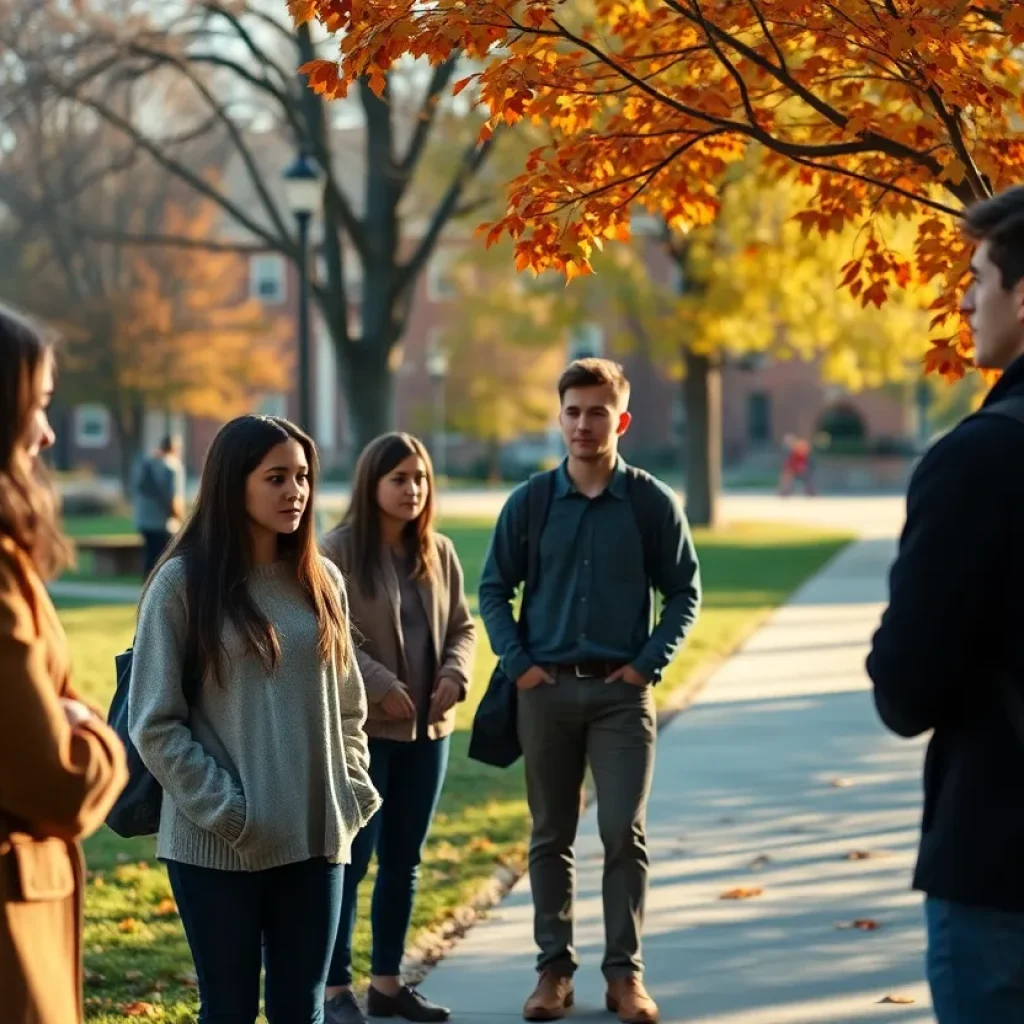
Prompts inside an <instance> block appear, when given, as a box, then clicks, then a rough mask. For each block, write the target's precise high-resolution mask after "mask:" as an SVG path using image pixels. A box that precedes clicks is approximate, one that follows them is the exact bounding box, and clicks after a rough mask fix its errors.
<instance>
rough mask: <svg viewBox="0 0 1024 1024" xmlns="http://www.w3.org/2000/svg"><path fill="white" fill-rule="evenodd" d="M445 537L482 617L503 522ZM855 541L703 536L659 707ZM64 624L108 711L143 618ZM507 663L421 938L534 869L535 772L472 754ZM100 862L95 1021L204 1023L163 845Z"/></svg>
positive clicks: (424, 878) (427, 896)
mask: <svg viewBox="0 0 1024 1024" xmlns="http://www.w3.org/2000/svg"><path fill="white" fill-rule="evenodd" d="M444 529H445V532H446V533H447V534H448V535H449V536H450V537H451V538H452V539H453V540H454V541H455V543H456V545H457V547H458V550H459V554H460V556H461V558H462V561H463V564H464V567H465V572H466V579H467V581H468V586H469V591H470V597H471V603H472V605H473V606H474V609H475V605H476V597H475V589H476V582H477V580H478V578H479V575H480V569H481V566H482V562H483V558H484V553H485V550H486V545H487V540H488V537H489V533H490V529H491V524H490V523H489V522H485V521H472V520H458V521H453V522H450V523H448V524H446V526H445V527H444ZM99 532H102V531H99ZM848 539H849V538H848V537H845V536H843V535H838V534H834V533H825V532H822V531H818V530H811V529H805V528H798V527H787V526H779V525H771V526H759V525H737V526H732V527H729V528H727V529H723V530H720V531H717V532H714V533H703V532H700V531H698V532H697V534H696V542H697V548H698V552H699V554H700V557H701V562H702V571H703V578H704V611H703V614H702V616H701V619H700V622H699V623H698V625H697V627H696V628H695V629H694V631H693V633H692V635H691V637H690V639H689V642H688V643H687V646H686V649H685V650H684V651H683V652H682V654H681V655H680V657H679V658H678V659H677V660H676V662H675V663H674V664H673V665H672V666H671V668H670V669H669V671H668V672H667V673H666V676H665V679H664V680H663V682H662V683H661V685H660V686H659V687H658V688H657V690H656V691H655V692H656V695H657V698H658V702H659V705H661V706H664V704H665V703H666V702H667V701H669V700H670V699H671V698H672V697H673V696H675V697H678V696H679V695H680V688H681V687H685V686H686V685H687V683H688V682H689V681H690V680H692V679H693V678H694V670H695V669H697V668H698V667H704V666H706V665H707V664H708V662H709V661H711V662H713V661H716V660H718V659H720V658H722V657H724V656H725V655H727V654H729V653H730V652H731V651H732V650H734V649H735V647H736V645H737V644H738V643H739V642H740V641H741V640H742V639H743V638H744V637H745V636H746V635H747V634H748V633H749V632H750V630H751V629H752V628H753V627H754V626H755V625H756V624H757V623H758V622H760V620H761V619H762V618H763V617H764V616H765V615H767V614H768V613H769V612H770V611H771V610H772V609H773V608H775V607H777V606H778V605H779V604H780V603H781V602H782V601H784V600H785V599H786V597H788V596H789V594H791V593H792V591H793V590H794V589H795V588H796V587H797V586H798V585H799V584H800V583H801V582H802V581H803V580H804V579H806V578H807V577H808V576H809V575H811V574H812V573H813V572H815V571H816V570H818V569H819V568H821V567H822V566H823V565H824V564H825V562H826V561H828V559H829V558H831V557H832V555H834V554H835V553H836V552H837V551H838V550H839V549H840V548H841V547H842V546H843V545H844V543H846V541H847V540H848ZM61 616H62V618H63V621H64V625H65V628H66V629H67V632H68V637H69V640H70V644H71V650H72V652H73V658H74V666H75V679H76V681H77V684H78V686H79V687H80V688H81V689H82V691H83V692H84V693H85V694H86V695H87V696H88V697H90V698H91V699H93V700H94V701H96V702H98V703H99V704H101V705H103V706H104V707H105V706H106V705H107V703H108V702H109V699H110V695H111V692H112V690H113V684H114V675H113V657H114V655H115V654H116V653H117V652H118V651H120V650H122V649H123V648H124V647H125V646H127V644H128V643H129V642H130V641H131V636H132V628H133V620H134V609H133V608H132V607H131V606H126V605H120V606H118V605H87V604H82V603H80V602H75V603H72V602H62V603H61ZM493 664H494V657H493V655H492V654H491V652H490V649H489V647H488V644H487V641H486V637H485V636H484V635H483V632H482V627H481V643H480V645H479V647H478V653H477V664H476V673H475V684H474V688H473V692H472V696H471V699H470V701H469V702H467V703H466V704H465V705H463V706H462V707H461V709H460V714H459V720H458V730H457V732H456V734H455V736H454V745H453V747H452V756H451V763H450V767H449V771H448V777H447V781H446V785H445V791H444V795H443V797H442V799H441V805H440V808H439V812H438V815H437V817H436V819H435V822H434V827H433V830H432V833H431V836H430V840H429V842H428V847H427V852H426V857H425V860H424V864H423V868H422V873H421V880H420V889H419V895H418V897H417V902H416V909H415V915H414V920H413V929H414V931H421V930H422V929H427V928H430V927H432V926H436V925H438V924H439V923H441V922H442V921H444V920H445V918H446V917H447V916H448V915H449V914H450V913H451V911H452V910H453V909H454V908H456V907H458V906H459V905H462V904H464V903H466V902H468V901H469V900H470V899H471V898H472V896H473V895H474V893H475V892H476V891H477V890H478V888H479V886H480V885H481V883H482V882H483V881H484V880H485V879H487V878H488V877H489V876H490V875H491V874H492V872H493V871H494V869H495V867H496V865H497V864H498V863H499V862H501V863H505V864H508V865H511V866H513V867H515V868H517V869H518V868H519V867H521V866H522V864H523V861H524V854H525V849H526V839H527V828H528V815H527V809H526V802H525V797H524V789H523V779H522V768H521V765H517V766H516V767H514V768H512V769H509V770H508V771H499V770H496V769H491V768H487V767H486V766H484V765H480V764H477V763H476V762H472V761H470V760H469V759H468V757H467V756H466V749H467V745H468V741H469V732H468V730H469V726H470V723H471V721H472V715H473V711H474V709H475V706H476V701H477V700H479V698H480V696H481V695H482V693H483V690H484V687H485V684H486V680H487V678H488V676H489V674H490V672H491V669H492V667H493ZM86 853H87V857H88V861H89V868H90V872H91V880H90V883H89V889H88V893H87V898H86V937H85V955H86V967H87V971H88V974H87V1020H88V1021H89V1022H90V1024H114V1022H115V1021H117V1022H120V1021H123V1020H124V1019H125V1017H126V1016H141V1017H142V1018H143V1019H150V1020H157V1021H164V1022H173V1024H183V1022H185V1021H190V1020H192V1019H193V1015H194V1013H195V1010H196V998H195V987H194V984H193V983H192V980H191V973H190V972H191V969H192V963H191V958H190V957H189V953H188V949H187V946H186V944H185V941H184V937H183V935H182V932H181V925H180V921H179V919H178V917H177V914H176V912H175V909H174V905H173V900H171V898H170V896H171V893H170V889H169V886H168V883H167V877H166V874H165V872H164V870H163V868H162V866H161V865H160V864H158V863H157V862H156V861H155V860H154V859H153V841H152V840H150V839H145V840H137V841H131V842H125V841H123V840H120V839H118V838H117V837H116V836H114V835H113V834H112V833H111V832H109V831H107V830H103V831H102V832H101V833H99V834H98V835H96V836H94V837H93V838H92V839H90V840H89V841H88V842H87V844H86ZM370 888H371V886H370V884H366V885H364V886H363V890H362V893H361V896H362V906H361V911H360V915H359V925H358V931H357V935H356V944H355V945H356V965H355V966H356V969H357V971H358V972H359V973H360V974H364V973H365V972H366V970H367V968H368V953H369V929H368V920H369V913H368V903H369V895H370Z"/></svg>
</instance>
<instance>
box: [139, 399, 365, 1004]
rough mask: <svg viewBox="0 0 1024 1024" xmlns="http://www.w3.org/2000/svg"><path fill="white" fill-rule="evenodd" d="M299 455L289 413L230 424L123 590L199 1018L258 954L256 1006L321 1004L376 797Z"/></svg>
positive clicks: (329, 570)
mask: <svg viewBox="0 0 1024 1024" xmlns="http://www.w3.org/2000/svg"><path fill="white" fill-rule="evenodd" d="M316 471H317V454H316V449H315V446H314V445H313V442H312V441H311V440H310V439H309V438H308V437H307V436H306V435H305V434H303V433H302V432H301V431H300V430H298V428H296V427H295V426H293V425H292V424H291V423H288V422H287V421H285V420H281V419H276V418H271V417H264V416H243V417H241V418H239V419H236V420H233V421H232V422H231V423H229V424H227V426H225V427H224V428H223V429H222V430H221V432H220V433H219V434H218V435H217V437H216V438H215V440H214V442H213V444H212V446H211V448H210V451H209V454H208V456H207V461H206V466H205V469H204V470H203V478H202V482H201V485H200V491H199V498H198V501H197V503H196V506H195V509H194V511H193V513H192V515H191V517H190V518H189V521H188V522H187V523H186V525H185V527H184V529H183V530H182V532H181V533H180V534H179V536H178V538H177V539H176V541H175V542H174V544H173V546H172V547H171V549H170V550H169V551H168V552H167V554H166V555H165V556H164V558H163V560H162V561H161V563H160V564H159V566H158V567H157V569H156V571H155V572H154V574H153V576H152V577H151V579H150V581H149V583H148V585H147V588H146V590H145V592H144V595H143V598H142V603H141V606H140V608H139V622H138V629H137V632H136V637H135V653H134V664H133V669H132V680H131V691H130V692H131V697H130V703H129V729H130V732H131V736H132V739H133V741H134V742H135V744H136V746H137V747H138V750H139V753H140V755H141V757H142V759H143V761H144V762H145V764H146V766H147V768H149V770H150V771H151V772H152V773H153V775H154V777H155V778H156V779H157V781H158V782H159V783H160V785H161V786H162V787H163V791H164V801H163V809H162V814H161V820H160V832H159V836H158V840H157V856H158V857H159V858H160V859H161V860H163V861H165V862H166V864H167V870H168V874H169V876H170V880H171V886H172V888H173V890H174V895H175V899H176V900H177V903H178V909H179V911H180V913H181V919H182V923H183V924H184V927H185V934H186V936H187V938H188V942H189V946H190V948H191V950H192V956H193V959H194V960H195V965H196V973H197V976H198V980H199V996H200V1001H201V1004H202V1009H201V1012H200V1018H199V1020H200V1022H201V1024H204V1022H214V1021H216V1022H218V1024H220V1022H224V1024H227V1022H231V1024H253V1022H254V1021H255V1019H256V1016H257V1013H258V1010H259V991H260V972H261V966H262V965H263V964H264V963H265V966H266V975H267V977H266V1014H267V1018H268V1020H269V1021H270V1022H271V1024H320V1022H321V1021H322V1020H323V1004H324V986H325V983H326V979H327V970H328V965H329V962H330V956H331V950H332V948H333V945H334V936H335V929H336V928H337V922H338V915H339V911H340V906H341V885H342V867H341V866H342V864H345V863H347V862H348V860H349V858H350V849H351V844H352V840H353V838H354V837H355V836H356V835H357V834H358V832H359V830H360V829H361V828H362V826H363V825H364V824H366V822H367V821H369V819H370V818H371V817H372V816H373V814H374V812H375V811H376V809H377V807H378V805H379V802H380V800H379V797H378V795H377V792H376V790H375V788H374V786H373V784H372V782H371V781H370V777H369V773H368V763H369V756H368V752H367V743H366V736H365V734H364V732H363V722H364V721H365V718H366V706H367V705H366V695H365V691H364V689H363V682H362V678H361V676H360V673H359V668H358V666H357V664H356V661H355V657H354V653H353V650H352V645H351V640H350V634H349V620H348V602H347V597H346V594H345V588H344V584H343V581H342V577H341V573H340V572H339V571H338V570H337V568H336V567H335V566H334V565H332V564H331V563H330V562H329V561H327V560H326V559H325V558H323V557H322V556H321V555H320V554H319V553H318V551H317V548H316V541H315V538H314V533H313V523H312V504H313V489H314V480H315V478H316ZM187 673H188V674H191V675H190V676H189V678H193V679H197V680H198V682H199V686H198V692H197V695H196V696H195V697H194V698H193V699H192V700H191V701H187V700H186V697H185V696H184V691H183V686H182V682H183V679H185V678H186V674H187Z"/></svg>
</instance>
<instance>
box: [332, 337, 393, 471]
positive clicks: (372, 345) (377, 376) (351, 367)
mask: <svg viewBox="0 0 1024 1024" xmlns="http://www.w3.org/2000/svg"><path fill="white" fill-rule="evenodd" d="M346 357H347V358H346V359H345V361H344V363H343V364H342V366H341V373H342V376H343V384H344V391H345V397H346V399H347V400H348V417H349V426H350V428H351V431H352V444H353V447H354V451H353V455H354V457H358V455H359V453H360V452H361V451H362V450H363V449H364V448H365V447H366V446H367V445H368V444H369V443H370V442H371V441H372V440H373V439H374V438H375V437H379V436H380V435H381V434H386V433H387V432H388V431H389V430H393V429H394V412H393V408H392V405H393V394H392V391H393V387H394V381H393V378H392V375H391V370H390V367H389V366H388V360H389V350H388V346H387V345H385V344H379V343H376V342H375V341H374V339H372V338H369V337H365V336H364V337H363V339H362V340H361V341H359V342H357V343H355V344H352V345H349V346H348V347H347V349H346ZM345 364H347V365H345Z"/></svg>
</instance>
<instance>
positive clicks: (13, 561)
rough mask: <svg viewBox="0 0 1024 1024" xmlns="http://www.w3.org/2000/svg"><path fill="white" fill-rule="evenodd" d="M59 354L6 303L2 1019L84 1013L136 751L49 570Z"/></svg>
mask: <svg viewBox="0 0 1024 1024" xmlns="http://www.w3.org/2000/svg"><path fill="white" fill-rule="evenodd" d="M52 392H53V354H52V351H51V349H50V347H49V346H48V345H47V344H46V343H45V342H44V341H43V339H42V336H41V334H40V332H39V331H37V330H36V328H35V327H34V326H32V325H31V324H29V323H28V322H26V321H24V320H22V319H20V318H19V317H18V316H16V315H15V314H13V313H11V312H10V311H8V310H5V309H3V308H0V1021H3V1024H78V1022H80V1021H81V1020H82V1016H83V1015H82V958H81V941H82V879H83V875H84V871H83V867H82V855H81V850H80V849H79V846H78V840H80V839H82V838H83V837H84V836H86V835H88V834H89V833H90V832H93V831H95V830H96V829H97V828H99V826H100V825H101V824H102V823H103V819H104V818H105V817H106V814H107V812H108V811H109V810H110V807H111V805H112V804H113V803H114V800H115V799H116V798H117V795H118V794H119V793H120V791H121V789H122V787H123V786H124V783H125V781H126V777H125V759H124V750H123V748H122V747H121V744H120V741H119V740H118V739H117V737H116V736H115V735H114V733H113V732H112V731H111V730H110V729H108V728H107V726H106V725H105V724H104V723H103V722H102V721H101V720H100V719H99V718H98V717H97V716H96V715H95V714H94V712H93V711H92V710H91V709H90V708H88V707H86V706H85V705H84V704H83V703H82V702H81V701H80V700H79V699H78V697H77V695H76V694H75V692H74V690H73V689H72V688H71V684H70V682H69V676H68V652H67V644H66V641H65V638H64V631H63V629H62V628H61V624H60V620H59V619H58V618H57V613H56V612H55V611H54V608H53V604H52V603H51V601H50V598H49V596H48V595H47V592H46V587H45V585H44V583H43V577H44V576H47V575H50V574H52V573H55V572H57V571H58V570H59V569H60V568H62V567H63V565H64V564H66V561H67V555H68V549H67V545H66V543H65V541H64V540H63V538H62V537H61V535H60V533H59V532H58V529H57V525H56V514H55V511H54V499H53V495H52V492H51V491H50V489H49V488H48V487H47V486H46V484H45V483H44V481H43V477H42V469H41V466H40V462H39V452H40V450H41V449H43V448H46V447H48V446H49V445H51V444H52V443H53V440H54V437H53V431H52V430H51V429H50V424H49V421H48V419H47V415H46V407H47V405H48V403H49V400H50V395H51V394H52Z"/></svg>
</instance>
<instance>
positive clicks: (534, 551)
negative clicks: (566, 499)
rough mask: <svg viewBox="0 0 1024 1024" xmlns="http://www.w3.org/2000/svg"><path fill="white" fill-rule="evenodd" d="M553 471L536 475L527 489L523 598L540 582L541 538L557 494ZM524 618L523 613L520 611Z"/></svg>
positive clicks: (554, 471) (532, 477)
mask: <svg viewBox="0 0 1024 1024" xmlns="http://www.w3.org/2000/svg"><path fill="white" fill-rule="evenodd" d="M556 472H557V471H556V470H553V469H549V470H546V471H545V472H543V473H534V474H533V476H531V477H530V482H529V483H528V484H527V489H526V572H525V574H524V579H523V598H524V600H525V598H526V596H527V595H528V594H532V593H533V591H534V590H536V589H537V583H538V581H539V580H540V538H541V534H542V533H543V532H544V524H545V522H547V518H548V507H549V506H550V505H551V498H552V496H553V495H554V493H555V473H556ZM519 614H520V618H522V611H520V613H519Z"/></svg>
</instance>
